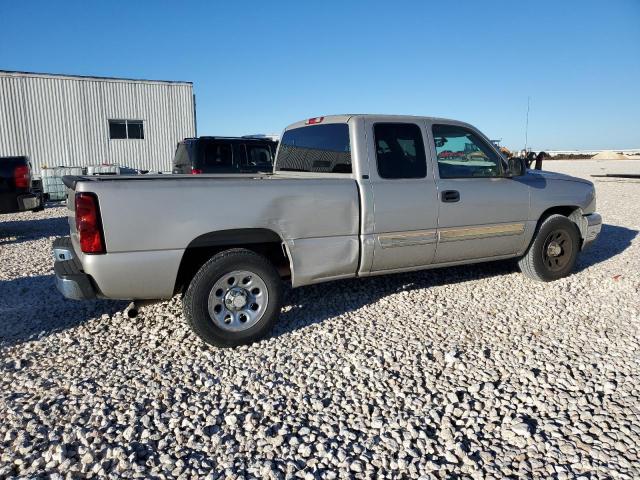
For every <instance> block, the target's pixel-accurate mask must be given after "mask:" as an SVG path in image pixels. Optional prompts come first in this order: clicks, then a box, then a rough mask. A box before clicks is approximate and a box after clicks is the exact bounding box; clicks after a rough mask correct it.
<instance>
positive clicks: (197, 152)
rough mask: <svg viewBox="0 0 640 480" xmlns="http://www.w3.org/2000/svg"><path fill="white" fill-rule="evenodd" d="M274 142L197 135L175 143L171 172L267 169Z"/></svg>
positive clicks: (270, 165) (228, 171)
mask: <svg viewBox="0 0 640 480" xmlns="http://www.w3.org/2000/svg"><path fill="white" fill-rule="evenodd" d="M276 146H277V143H276V142H274V141H273V140H271V139H268V138H248V137H240V138H237V137H198V138H185V139H184V140H183V141H181V142H180V143H178V146H177V148H176V153H175V155H174V157H173V170H172V172H173V173H176V174H180V173H190V174H201V173H257V172H270V171H271V170H272V169H273V158H274V157H275V154H276Z"/></svg>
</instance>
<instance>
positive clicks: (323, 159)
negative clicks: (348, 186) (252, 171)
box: [276, 123, 352, 173]
mask: <svg viewBox="0 0 640 480" xmlns="http://www.w3.org/2000/svg"><path fill="white" fill-rule="evenodd" d="M276 171H289V172H318V173H351V172H352V167H351V143H350V141H349V125H348V124H346V123H328V124H324V125H309V126H305V127H299V128H292V129H291V130H287V131H285V132H284V135H283V136H282V140H281V141H280V149H279V150H278V157H277V159H276Z"/></svg>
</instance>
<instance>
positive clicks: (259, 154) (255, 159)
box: [247, 145, 272, 167]
mask: <svg viewBox="0 0 640 480" xmlns="http://www.w3.org/2000/svg"><path fill="white" fill-rule="evenodd" d="M247 162H248V164H247V166H249V167H257V166H265V165H271V163H272V157H271V151H270V150H269V147H268V146H267V145H247Z"/></svg>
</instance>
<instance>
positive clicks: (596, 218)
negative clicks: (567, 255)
mask: <svg viewBox="0 0 640 480" xmlns="http://www.w3.org/2000/svg"><path fill="white" fill-rule="evenodd" d="M584 219H585V220H586V222H587V227H586V229H585V235H584V239H583V242H582V248H583V249H584V248H586V247H588V246H589V245H591V244H592V243H593V241H594V240H595V239H596V238H598V235H599V234H600V230H602V216H600V214H599V213H591V214H589V215H585V216H584Z"/></svg>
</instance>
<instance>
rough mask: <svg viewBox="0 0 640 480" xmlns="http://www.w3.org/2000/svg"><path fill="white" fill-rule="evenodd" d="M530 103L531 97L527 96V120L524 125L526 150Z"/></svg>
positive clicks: (525, 145)
mask: <svg viewBox="0 0 640 480" xmlns="http://www.w3.org/2000/svg"><path fill="white" fill-rule="evenodd" d="M530 103H531V97H530V96H527V121H526V123H525V126H524V151H525V152H526V151H527V145H528V144H529V105H530Z"/></svg>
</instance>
